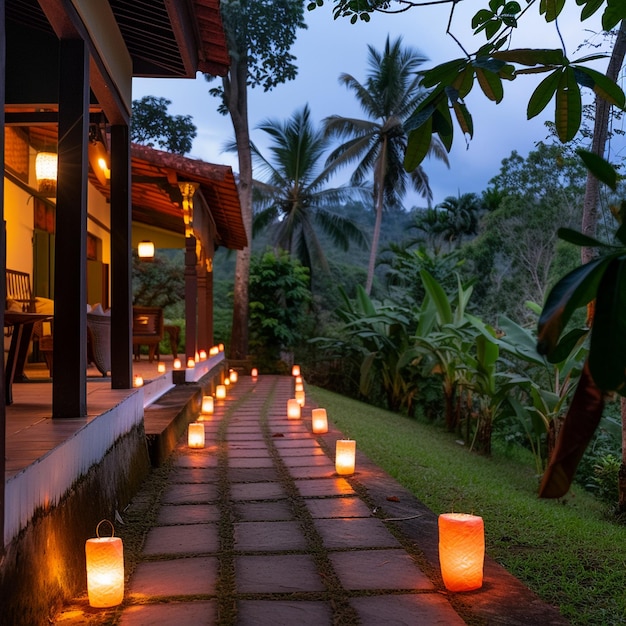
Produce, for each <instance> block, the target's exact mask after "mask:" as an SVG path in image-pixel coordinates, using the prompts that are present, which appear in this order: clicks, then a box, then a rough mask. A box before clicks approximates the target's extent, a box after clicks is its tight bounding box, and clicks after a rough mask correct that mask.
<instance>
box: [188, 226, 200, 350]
mask: <svg viewBox="0 0 626 626" xmlns="http://www.w3.org/2000/svg"><path fill="white" fill-rule="evenodd" d="M197 265H198V259H197V256H196V238H195V237H186V238H185V355H186V358H187V359H188V358H190V357H191V358H195V354H196V350H197V337H198V270H197ZM185 361H186V359H185Z"/></svg>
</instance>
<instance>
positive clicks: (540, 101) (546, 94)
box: [526, 70, 561, 120]
mask: <svg viewBox="0 0 626 626" xmlns="http://www.w3.org/2000/svg"><path fill="white" fill-rule="evenodd" d="M560 79H561V70H555V71H554V72H552V74H550V75H549V76H546V77H545V78H544V79H543V80H542V81H541V82H540V83H539V84H538V85H537V88H536V89H535V91H533V94H532V95H531V96H530V100H529V101H528V106H527V108H526V117H527V118H528V119H529V120H530V119H532V118H533V117H535V116H536V115H539V113H541V112H542V111H543V110H544V109H545V108H546V107H547V106H548V103H549V102H550V100H552V97H553V96H554V94H555V92H556V89H557V87H558V86H559V81H560Z"/></svg>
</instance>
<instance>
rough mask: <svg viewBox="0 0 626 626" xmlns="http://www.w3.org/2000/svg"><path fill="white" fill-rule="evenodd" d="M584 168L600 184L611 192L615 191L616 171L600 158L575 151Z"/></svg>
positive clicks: (591, 153) (581, 151)
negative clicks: (606, 186)
mask: <svg viewBox="0 0 626 626" xmlns="http://www.w3.org/2000/svg"><path fill="white" fill-rule="evenodd" d="M576 152H577V154H578V156H579V157H580V158H581V159H582V161H583V163H584V164H585V167H586V168H587V169H588V170H589V171H590V172H591V173H592V174H593V175H594V176H595V177H596V178H597V179H598V180H599V181H600V182H602V183H604V184H605V185H608V186H609V187H610V188H611V189H612V190H613V191H615V190H616V189H617V170H616V169H615V168H614V167H613V166H612V165H611V164H610V163H609V162H608V161H607V160H605V159H603V158H602V157H601V156H598V155H597V154H596V153H595V152H589V151H588V150H582V149H578V150H576Z"/></svg>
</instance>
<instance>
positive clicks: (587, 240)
mask: <svg viewBox="0 0 626 626" xmlns="http://www.w3.org/2000/svg"><path fill="white" fill-rule="evenodd" d="M557 235H558V237H559V239H562V240H563V241H567V242H568V243H573V244H574V245H575V246H580V247H581V248H604V247H606V245H607V244H606V243H604V242H602V241H598V240H597V239H594V238H593V237H590V236H589V235H585V234H584V233H581V232H578V231H577V230H573V229H572V228H559V229H558V230H557Z"/></svg>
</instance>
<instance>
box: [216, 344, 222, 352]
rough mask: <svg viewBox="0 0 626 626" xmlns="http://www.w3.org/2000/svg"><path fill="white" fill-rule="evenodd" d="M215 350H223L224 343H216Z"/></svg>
mask: <svg viewBox="0 0 626 626" xmlns="http://www.w3.org/2000/svg"><path fill="white" fill-rule="evenodd" d="M217 351H218V352H224V344H223V343H218V344H217Z"/></svg>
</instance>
